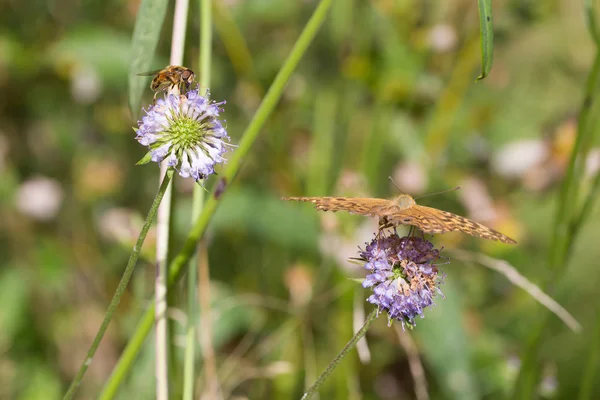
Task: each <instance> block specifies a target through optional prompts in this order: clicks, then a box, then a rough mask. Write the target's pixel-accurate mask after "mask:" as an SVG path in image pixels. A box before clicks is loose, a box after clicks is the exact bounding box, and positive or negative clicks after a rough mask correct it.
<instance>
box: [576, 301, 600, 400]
mask: <svg viewBox="0 0 600 400" xmlns="http://www.w3.org/2000/svg"><path fill="white" fill-rule="evenodd" d="M599 311H600V308H599V309H598V310H597V311H596V324H595V326H594V331H593V332H592V335H591V336H590V338H591V344H590V346H588V352H589V356H588V362H587V365H586V367H585V370H584V372H583V377H582V378H581V385H580V386H579V387H580V389H579V399H580V400H587V399H592V398H593V396H592V391H593V389H594V384H596V382H598V379H596V378H595V376H596V371H597V370H598V365H600V312H599Z"/></svg>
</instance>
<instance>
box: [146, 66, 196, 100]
mask: <svg viewBox="0 0 600 400" xmlns="http://www.w3.org/2000/svg"><path fill="white" fill-rule="evenodd" d="M138 76H154V79H152V83H150V89H152V91H154V92H156V93H155V94H154V97H155V98H156V95H157V94H158V93H159V92H162V91H164V90H169V89H172V88H175V87H176V88H178V89H179V93H180V94H183V93H184V91H183V89H186V90H188V89H189V88H190V86H191V85H192V83H193V82H194V78H195V77H196V74H194V71H192V70H191V69H189V68H187V67H182V66H179V65H168V66H166V67H165V68H163V69H158V70H155V71H149V72H142V73H140V74H138Z"/></svg>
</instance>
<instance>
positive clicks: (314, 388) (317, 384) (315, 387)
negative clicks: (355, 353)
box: [302, 309, 378, 400]
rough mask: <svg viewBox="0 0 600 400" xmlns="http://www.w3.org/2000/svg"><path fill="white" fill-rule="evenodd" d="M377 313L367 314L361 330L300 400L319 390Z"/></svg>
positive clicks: (374, 311) (367, 328)
mask: <svg viewBox="0 0 600 400" xmlns="http://www.w3.org/2000/svg"><path fill="white" fill-rule="evenodd" d="M377 312H378V311H377V309H375V310H373V311H371V314H369V316H368V317H367V320H366V321H365V324H364V325H363V326H362V328H360V329H359V331H358V332H356V335H354V336H353V337H352V339H350V341H349V342H348V343H347V344H346V346H344V348H343V349H342V351H340V352H339V353H338V355H337V356H336V357H335V358H334V359H333V361H332V362H331V363H330V364H329V365H328V366H327V368H325V371H323V372H322V373H321V375H319V377H318V378H317V380H316V381H315V383H313V385H312V386H311V387H310V388H309V389H308V390H307V391H306V393H304V396H302V400H308V399H310V398H311V397H312V396H313V395H314V394H315V393H316V392H317V390H319V387H320V386H321V385H322V384H323V382H325V379H327V377H328V376H329V375H331V373H332V372H333V370H334V369H335V367H337V366H338V364H339V363H340V362H341V361H342V359H343V358H344V357H345V356H346V354H348V353H349V352H350V350H352V349H353V348H354V346H356V343H358V341H359V340H360V339H362V337H363V336H365V334H366V333H367V331H368V330H369V328H370V327H371V325H372V324H373V322H374V321H375V319H376V318H377Z"/></svg>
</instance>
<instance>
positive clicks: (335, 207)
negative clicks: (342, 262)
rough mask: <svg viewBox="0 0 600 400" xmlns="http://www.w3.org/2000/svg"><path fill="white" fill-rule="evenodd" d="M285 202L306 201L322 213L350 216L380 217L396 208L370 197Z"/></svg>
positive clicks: (298, 198)
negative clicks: (341, 212)
mask: <svg viewBox="0 0 600 400" xmlns="http://www.w3.org/2000/svg"><path fill="white" fill-rule="evenodd" d="M283 200H292V201H306V202H309V203H313V204H314V205H315V208H316V209H317V210H320V211H332V212H336V211H347V212H349V213H350V214H361V215H366V216H370V217H380V216H383V215H385V214H386V210H388V209H389V208H390V207H394V205H393V203H392V202H391V201H390V200H385V199H374V198H368V197H283Z"/></svg>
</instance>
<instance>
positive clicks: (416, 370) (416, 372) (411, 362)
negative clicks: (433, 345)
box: [394, 324, 429, 400]
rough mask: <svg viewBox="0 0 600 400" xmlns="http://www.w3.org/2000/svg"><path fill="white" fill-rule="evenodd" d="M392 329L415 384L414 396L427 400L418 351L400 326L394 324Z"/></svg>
mask: <svg viewBox="0 0 600 400" xmlns="http://www.w3.org/2000/svg"><path fill="white" fill-rule="evenodd" d="M394 328H395V329H396V334H397V335H398V340H399V341H400V346H402V348H403V349H404V351H405V352H406V356H407V357H408V367H409V368H410V374H411V375H412V378H413V382H414V383H415V395H416V396H417V400H429V392H428V391H427V379H426V378H425V369H424V368H423V363H421V358H420V357H419V349H417V345H416V344H415V342H414V340H412V337H410V333H408V332H406V331H405V330H404V329H402V326H400V325H399V324H395V325H394Z"/></svg>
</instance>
